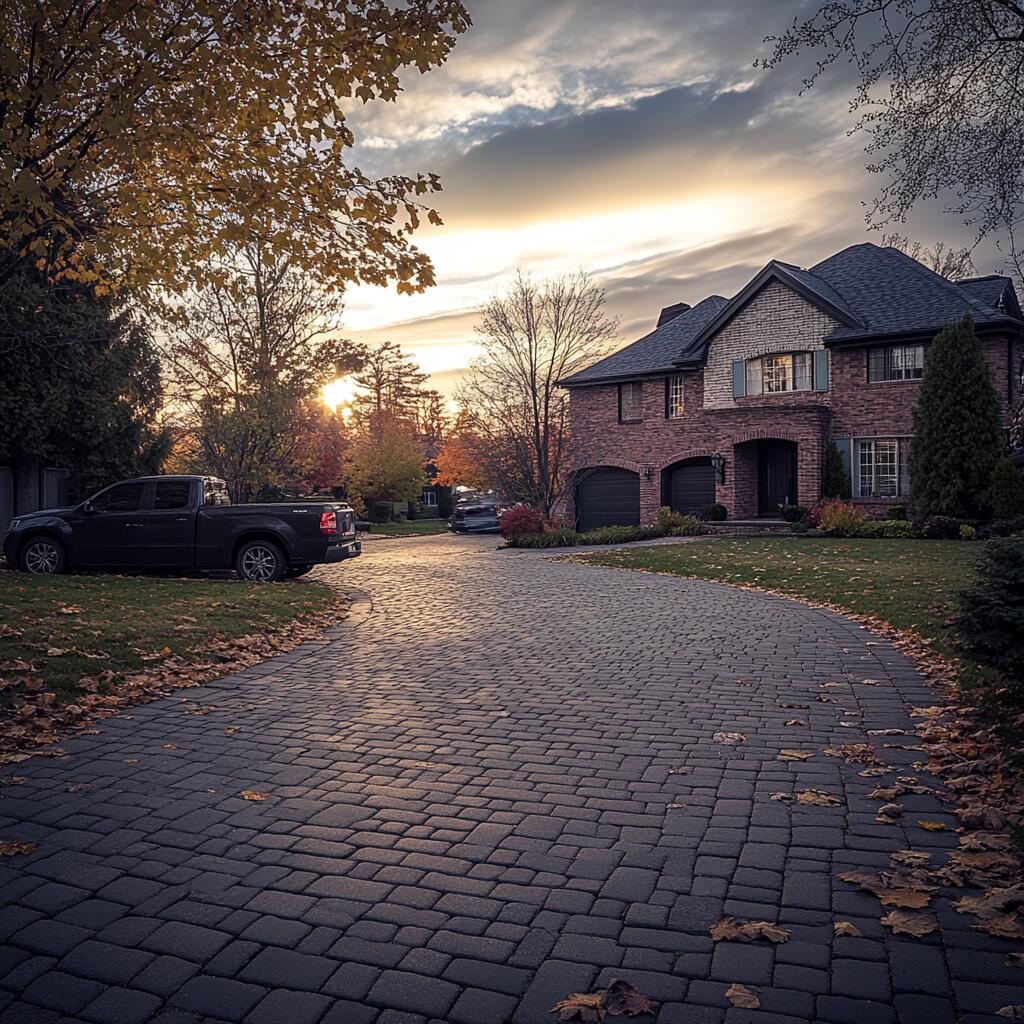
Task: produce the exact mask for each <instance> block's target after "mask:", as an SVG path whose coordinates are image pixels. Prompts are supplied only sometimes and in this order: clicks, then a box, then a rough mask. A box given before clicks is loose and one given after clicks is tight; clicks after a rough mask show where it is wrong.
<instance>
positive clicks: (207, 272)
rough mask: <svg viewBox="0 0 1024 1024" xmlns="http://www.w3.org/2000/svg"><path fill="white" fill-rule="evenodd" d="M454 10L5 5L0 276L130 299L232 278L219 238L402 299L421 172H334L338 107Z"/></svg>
mask: <svg viewBox="0 0 1024 1024" xmlns="http://www.w3.org/2000/svg"><path fill="white" fill-rule="evenodd" d="M468 25H469V16H468V14H467V12H466V9H465V7H464V5H463V4H462V3H461V2H460V0H407V2H405V3H401V4H399V3H390V2H388V0H302V2H297V0H284V2H282V3H252V2H247V0H168V2H166V3H162V4H158V3H138V2H137V0H103V2H95V0H8V2H7V3H5V5H4V15H3V18H2V19H0V98H2V99H0V234H2V236H3V238H4V239H5V242H6V244H7V246H8V250H7V251H5V252H4V253H3V254H0V280H4V279H7V278H9V277H10V276H11V275H12V274H13V273H15V271H16V268H17V266H18V261H19V260H20V259H21V258H22V257H24V256H25V255H27V254H30V255H31V256H32V257H33V258H34V259H37V260H38V261H39V262H40V264H41V266H42V267H43V268H44V269H45V270H46V271H47V272H48V274H49V275H50V276H51V278H54V279H76V280H78V281H80V282H83V283H96V284H97V285H99V286H100V287H101V288H105V287H108V286H109V285H110V284H111V283H112V282H116V283H117V284H118V285H119V286H123V287H131V288H134V289H135V290H136V292H137V293H139V294H141V293H143V292H146V291H147V290H150V289H152V288H153V287H154V286H156V287H157V288H159V289H165V290H171V291H173V292H175V293H178V294H180V293H182V292H184V291H185V290H186V289H187V288H189V287H192V286H197V285H204V286H205V285H213V286H215V287H216V288H218V289H220V290H221V291H223V290H224V289H225V288H232V287H234V286H238V285H240V284H241V282H239V281H238V280H237V279H236V278H235V277H234V276H233V275H232V274H231V273H230V270H226V269H225V267H228V268H230V266H231V263H232V260H233V256H234V252H235V250H236V248H237V246H238V244H239V243H240V242H242V241H248V240H251V239H256V240H258V242H259V244H260V245H261V246H262V248H263V249H264V251H265V252H266V253H267V255H268V257H269V258H270V259H271V260H272V261H273V262H274V263H275V264H276V265H288V266H290V267H293V268H294V269H296V270H297V271H302V272H304V273H305V274H306V275H307V276H308V277H310V278H312V279H314V280H315V281H316V282H317V283H319V284H322V285H325V286H331V287H334V288H342V287H344V286H345V285H346V284H348V283H350V282H367V283H370V284H376V285H383V284H387V283H389V282H391V281H397V284H398V289H399V291H406V292H409V291H415V290H418V289H421V288H423V287H424V286H426V285H429V284H431V283H432V281H433V272H432V269H431V266H430V262H429V260H428V259H427V258H426V256H424V255H423V254H422V253H421V252H419V251H417V250H416V249H415V248H414V247H413V246H412V245H411V244H410V240H409V234H410V232H411V231H413V230H414V229H415V227H416V226H417V224H418V222H419V220H420V218H421V217H422V216H426V217H428V218H429V219H430V220H431V221H432V222H435V223H436V222H439V218H438V216H437V214H436V213H435V212H433V211H432V210H429V209H427V207H425V206H424V205H423V202H424V199H425V197H426V196H428V195H429V193H431V192H434V191H436V190H437V189H438V188H439V187H440V186H439V182H438V179H437V177H436V176H434V175H429V174H427V175H416V176H404V175H390V176H387V177H384V178H380V179H373V178H370V177H367V176H366V175H364V174H363V173H362V172H360V171H359V170H358V169H357V168H355V167H352V166H350V165H349V163H348V162H347V159H346V151H347V150H349V149H350V148H351V146H352V144H353V141H354V140H353V135H352V131H351V129H350V127H349V125H348V122H347V120H346V111H347V109H348V108H349V106H350V105H352V104H353V103H355V102H359V103H366V102H368V101H370V100H382V101H393V100H394V99H395V98H396V96H397V94H398V92H399V90H400V85H399V73H400V72H401V71H402V69H404V68H416V69H417V70H419V71H420V72H421V73H422V72H426V71H428V70H429V69H430V68H432V67H436V66H438V65H440V64H441V63H443V62H444V60H445V59H446V57H447V56H448V54H449V52H450V50H451V48H452V46H453V45H454V42H455V38H456V36H457V35H458V34H459V33H461V32H463V31H464V30H465V29H466V28H467V26H468Z"/></svg>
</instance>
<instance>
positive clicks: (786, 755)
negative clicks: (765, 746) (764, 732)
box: [779, 750, 814, 761]
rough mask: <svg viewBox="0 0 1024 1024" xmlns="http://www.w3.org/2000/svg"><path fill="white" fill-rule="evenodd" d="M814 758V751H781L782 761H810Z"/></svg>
mask: <svg viewBox="0 0 1024 1024" xmlns="http://www.w3.org/2000/svg"><path fill="white" fill-rule="evenodd" d="M812 757H814V751H813V750H780V751H779V760H780V761H809V760H810V759H811V758H812Z"/></svg>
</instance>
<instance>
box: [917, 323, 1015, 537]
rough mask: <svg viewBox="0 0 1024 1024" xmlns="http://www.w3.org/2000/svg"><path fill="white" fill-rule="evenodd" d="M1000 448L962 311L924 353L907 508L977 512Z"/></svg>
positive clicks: (986, 382)
mask: <svg viewBox="0 0 1024 1024" xmlns="http://www.w3.org/2000/svg"><path fill="white" fill-rule="evenodd" d="M1002 448H1003V442H1002V424H1001V421H1000V412H999V397H998V395H997V394H996V389H995V387H994V385H993V384H992V375H991V373H990V372H989V368H988V366H987V365H986V363H985V360H984V357H983V356H982V351H981V343H980V342H979V341H978V338H977V336H976V335H975V333H974V325H973V324H972V323H971V319H970V317H964V318H963V319H962V320H961V321H960V322H959V323H951V324H948V325H947V326H946V327H945V328H944V329H943V330H942V331H940V332H939V334H938V335H937V336H936V338H935V341H934V342H932V344H931V346H930V348H929V350H928V358H927V359H926V361H925V369H924V379H923V380H922V381H921V389H920V391H919V393H918V397H917V405H916V406H915V408H914V437H913V442H912V444H911V447H910V481H911V493H912V496H913V499H914V511H915V512H916V513H917V514H918V515H922V516H934V515H941V516H954V517H957V518H966V519H970V518H974V517H977V516H980V515H984V514H985V513H986V512H987V511H988V509H989V508H990V504H991V487H992V472H993V470H994V469H995V464H996V461H997V460H998V459H999V457H1000V455H1001V453H1002Z"/></svg>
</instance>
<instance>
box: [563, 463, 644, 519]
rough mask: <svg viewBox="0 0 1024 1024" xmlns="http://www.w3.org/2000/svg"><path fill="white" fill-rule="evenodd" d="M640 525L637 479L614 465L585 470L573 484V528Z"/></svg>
mask: <svg viewBox="0 0 1024 1024" xmlns="http://www.w3.org/2000/svg"><path fill="white" fill-rule="evenodd" d="M639 525H640V476H639V475H638V474H637V473H632V472H630V471H629V470H628V469H619V468H618V467H617V466H602V467H600V468H599V469H591V470H586V471H585V472H584V473H583V474H582V475H581V476H580V479H579V482H578V483H577V484H576V529H578V530H580V531H581V532H582V531H583V530H594V529H597V528H598V527H600V526H639Z"/></svg>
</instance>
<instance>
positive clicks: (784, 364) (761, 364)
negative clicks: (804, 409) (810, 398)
mask: <svg viewBox="0 0 1024 1024" xmlns="http://www.w3.org/2000/svg"><path fill="white" fill-rule="evenodd" d="M816 355H817V353H814V352H777V353H773V354H772V355H767V356H758V357H757V358H756V359H748V360H747V364H746V371H745V374H744V385H745V387H744V391H743V393H744V394H746V395H770V394H779V393H781V392H783V391H811V390H812V389H813V390H821V391H823V390H824V389H825V388H824V386H822V387H821V388H816V387H815V383H814V377H815V372H814V362H815V356H816ZM821 358H822V359H824V358H826V356H825V353H824V352H822V353H821ZM823 365H824V364H823Z"/></svg>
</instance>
